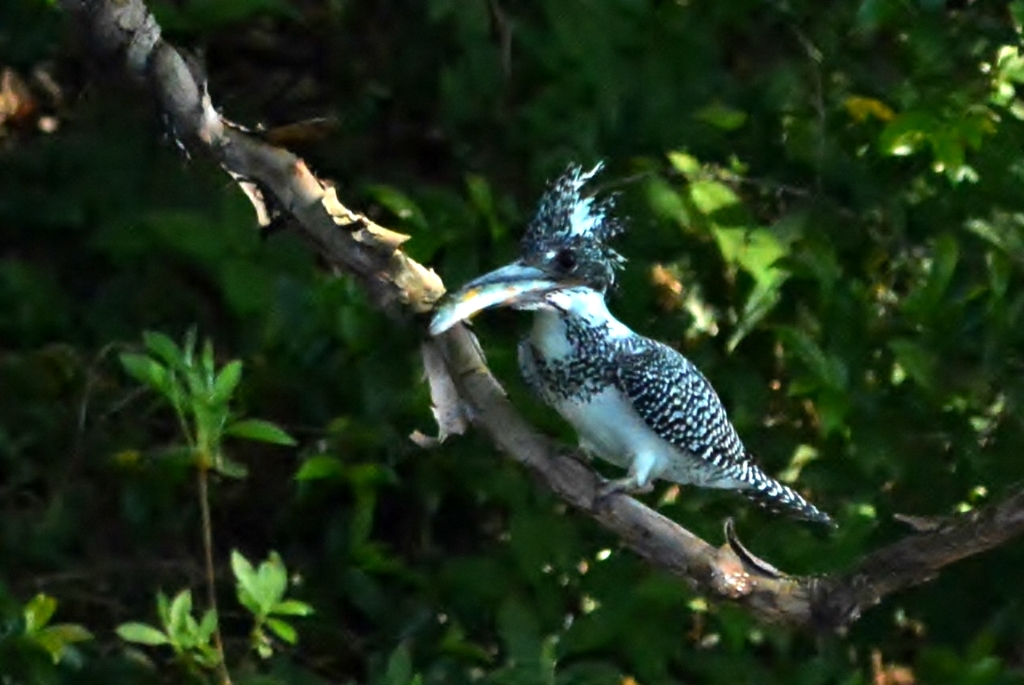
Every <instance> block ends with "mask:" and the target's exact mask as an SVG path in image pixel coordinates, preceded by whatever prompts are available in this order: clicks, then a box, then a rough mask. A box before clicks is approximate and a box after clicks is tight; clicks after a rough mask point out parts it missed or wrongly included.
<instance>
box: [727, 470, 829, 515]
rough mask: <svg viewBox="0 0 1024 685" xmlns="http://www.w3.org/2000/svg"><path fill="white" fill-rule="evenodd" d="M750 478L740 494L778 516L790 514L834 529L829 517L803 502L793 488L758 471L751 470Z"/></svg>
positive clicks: (801, 497) (805, 501) (808, 503)
mask: <svg viewBox="0 0 1024 685" xmlns="http://www.w3.org/2000/svg"><path fill="white" fill-rule="evenodd" d="M750 476H751V478H750V483H749V486H748V487H747V488H745V489H744V490H742V492H743V494H744V495H745V496H746V497H748V498H749V499H750V500H752V501H754V502H757V503H758V504H760V505H761V506H762V507H764V508H765V509H768V510H770V511H774V512H777V513H780V514H791V515H793V516H796V517H797V518H801V519H804V520H806V521H813V522H815V523H824V524H825V525H827V526H830V527H832V528H835V527H836V523H835V521H833V520H832V517H831V516H829V515H828V514H826V513H825V512H823V511H821V510H820V509H818V508H817V507H816V506H814V505H813V504H811V503H810V502H808V501H807V500H805V499H804V498H803V496H802V495H800V493H798V492H797V491H796V490H794V489H793V488H791V487H789V486H787V485H783V484H782V483H780V482H779V481H777V480H775V479H774V478H772V477H771V476H769V475H767V474H765V473H764V472H762V471H760V470H751V473H750Z"/></svg>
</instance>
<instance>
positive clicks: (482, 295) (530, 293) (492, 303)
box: [430, 262, 566, 335]
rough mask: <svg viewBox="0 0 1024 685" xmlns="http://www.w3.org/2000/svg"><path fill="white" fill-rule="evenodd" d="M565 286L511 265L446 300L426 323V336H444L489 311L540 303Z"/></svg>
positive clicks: (535, 270)
mask: <svg viewBox="0 0 1024 685" xmlns="http://www.w3.org/2000/svg"><path fill="white" fill-rule="evenodd" d="M565 285H566V284H565V283H562V282H559V281H557V280H555V279H554V278H552V277H551V275H550V274H548V273H547V272H545V271H543V270H542V269H538V268H537V267H535V266H529V265H527V264H523V263H522V262H513V263H511V264H509V265H507V266H503V267H501V268H500V269H496V270H494V271H491V272H490V273H487V274H484V275H483V276H480V277H479V278H475V279H473V280H472V281H470V282H469V283H467V284H466V285H464V286H462V288H461V289H459V290H458V291H457V292H455V293H452V294H451V295H450V296H448V298H447V299H446V300H445V301H444V303H443V304H442V305H441V307H440V308H439V309H438V310H437V313H436V314H435V315H434V319H433V321H431V322H430V334H431V335H439V334H441V333H444V332H445V331H446V330H448V329H449V328H451V327H452V326H454V325H455V324H457V323H458V322H460V321H463V320H466V319H469V318H470V317H472V316H473V315H474V314H476V313H477V312H480V311H482V310H484V309H488V308H490V307H518V308H529V307H530V306H531V305H537V304H540V303H542V302H543V300H544V296H545V295H547V294H548V293H550V292H552V291H555V290H558V289H560V288H563V287H565Z"/></svg>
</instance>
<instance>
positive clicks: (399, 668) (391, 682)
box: [384, 642, 413, 685]
mask: <svg viewBox="0 0 1024 685" xmlns="http://www.w3.org/2000/svg"><path fill="white" fill-rule="evenodd" d="M412 678H413V673H412V653H411V652H410V650H409V645H408V644H406V643H405V642H403V643H401V644H400V645H398V647H396V648H395V650H394V651H393V652H391V656H389V657H388V667H387V670H386V671H385V672H384V685H409V683H410V681H411V680H412Z"/></svg>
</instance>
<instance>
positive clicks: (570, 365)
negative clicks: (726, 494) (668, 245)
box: [431, 167, 831, 523]
mask: <svg viewBox="0 0 1024 685" xmlns="http://www.w3.org/2000/svg"><path fill="white" fill-rule="evenodd" d="M599 168H600V167H597V168H595V169H594V170H593V171H591V172H589V173H583V172H582V171H581V170H580V169H579V168H571V169H570V170H569V171H568V172H566V174H564V175H563V176H562V177H561V178H560V179H558V180H557V181H556V182H555V183H554V184H552V186H551V187H550V188H549V189H548V191H547V192H546V193H545V194H544V196H543V198H542V199H541V202H540V205H539V207H538V210H537V213H536V215H535V217H534V219H533V221H531V223H530V225H529V228H528V230H527V232H526V235H525V236H524V238H523V242H522V246H521V256H520V259H519V260H517V261H516V262H515V263H513V264H511V265H509V266H507V267H503V268H502V269H499V270H497V271H495V272H492V273H490V274H486V275H484V276H482V277H480V278H478V279H476V280H474V281H472V282H471V283H469V284H467V285H466V286H465V287H464V288H463V290H462V291H460V293H458V294H456V296H455V297H454V298H452V302H453V304H452V305H451V307H450V308H449V309H448V310H447V311H444V310H442V311H441V312H439V313H438V315H437V316H436V317H435V320H434V324H432V329H431V330H432V331H434V332H435V333H437V332H440V331H441V330H443V329H444V328H445V327H447V326H449V325H452V323H453V321H454V320H455V319H457V318H458V316H461V315H462V314H461V312H463V311H465V312H469V313H470V314H471V313H472V311H474V307H473V306H472V299H473V298H474V297H481V295H480V293H483V292H485V291H486V292H487V295H486V296H485V297H482V298H481V299H483V300H485V301H486V302H488V303H489V304H487V305H484V306H493V303H495V302H498V303H500V304H504V305H506V306H511V307H515V308H519V309H529V310H533V311H535V314H534V325H533V329H532V331H531V332H530V334H529V336H528V337H527V338H526V339H524V340H523V341H522V343H521V344H520V346H519V365H520V369H521V371H522V373H523V376H524V377H525V378H526V380H527V383H528V384H529V385H530V387H531V388H532V389H533V390H534V391H535V392H536V393H537V395H538V396H539V397H540V398H541V399H542V400H543V401H544V402H545V403H546V404H548V405H550V406H551V407H553V408H554V409H555V410H556V411H557V412H558V413H559V414H561V415H562V417H563V418H565V419H566V420H567V421H568V422H569V423H570V424H572V426H573V427H574V428H575V429H576V432H577V435H578V436H579V438H580V444H581V446H582V447H583V448H584V449H585V450H586V451H588V452H590V453H591V454H593V455H595V456H598V457H600V458H603V459H605V460H607V461H610V462H612V463H614V464H617V465H619V466H622V467H623V468H626V469H628V476H627V477H626V478H625V479H622V480H620V481H613V482H612V485H613V486H615V488H616V489H627V490H633V489H644V488H646V487H648V486H649V485H650V483H651V482H652V481H653V480H655V479H662V480H667V481H672V482H676V483H683V484H694V485H698V486H702V487H712V488H724V489H732V490H739V491H741V492H742V493H744V494H745V495H747V496H748V497H750V498H751V499H753V500H754V501H756V502H758V503H760V504H762V505H764V506H766V507H768V508H770V509H774V510H778V511H786V512H788V513H791V514H793V515H795V516H798V517H800V518H804V519H809V520H812V521H819V522H823V523H831V519H830V518H829V517H828V515H826V514H825V513H823V512H821V511H820V510H818V509H817V508H816V507H814V506H813V505H812V504H810V503H809V502H807V500H805V499H804V498H803V497H801V496H800V495H799V494H798V493H797V492H796V491H794V490H793V489H791V488H789V487H787V486H785V485H783V484H782V483H779V482H778V481H776V480H774V479H773V478H771V477H770V476H768V475H767V474H766V473H765V472H764V471H762V470H761V469H760V468H758V466H757V465H756V464H755V463H754V461H753V460H752V459H751V457H750V454H749V453H748V452H747V450H746V449H745V447H744V446H743V443H742V441H741V440H740V437H739V435H738V434H737V433H736V430H735V428H734V427H733V425H732V423H731V422H730V421H729V418H728V416H727V414H726V411H725V408H724V406H723V405H722V402H721V400H720V399H719V398H718V395H717V394H716V393H715V390H714V388H712V387H711V384H710V383H709V382H708V380H707V379H706V378H705V377H704V375H703V374H702V373H701V372H700V370H698V369H697V367H696V366H694V365H693V364H692V363H691V362H690V361H689V360H688V359H687V358H686V357H684V356H683V355H682V354H680V353H679V352H677V351H676V350H674V349H672V348H671V347H669V346H667V345H664V344H662V343H659V342H656V341H654V340H650V339H649V338H645V337H643V336H641V335H639V334H637V333H635V332H634V331H632V330H631V329H629V328H628V327H627V326H626V325H625V324H623V323H621V322H620V321H619V320H618V319H616V318H615V317H614V316H613V315H612V314H611V313H610V312H609V311H608V308H607V305H606V303H605V292H606V291H607V290H608V288H610V287H611V285H612V284H613V283H614V280H615V273H616V271H617V270H618V269H619V268H621V267H622V265H623V263H624V260H623V259H622V257H621V256H620V255H619V254H618V253H617V252H615V251H614V250H612V249H611V248H610V247H608V245H607V244H606V241H607V240H609V239H610V238H612V237H614V236H616V235H618V234H619V233H621V231H622V225H621V224H620V223H618V222H617V221H616V220H615V219H614V218H613V217H612V216H611V209H612V204H611V201H610V200H608V199H604V200H597V199H595V198H592V197H584V196H583V195H582V186H583V185H584V183H585V182H586V181H587V180H588V179H589V178H590V177H591V176H592V175H593V174H594V173H596V171H597V170H598V169H599ZM510 284H515V288H514V289H512V290H508V288H509V286H510ZM503 289H505V290H503ZM506 291H507V292H512V293H513V294H512V296H510V297H509V298H508V299H507V300H506V299H503V297H504V296H501V297H496V296H495V293H500V292H506ZM467 315H469V314H467ZM619 486H621V487H619Z"/></svg>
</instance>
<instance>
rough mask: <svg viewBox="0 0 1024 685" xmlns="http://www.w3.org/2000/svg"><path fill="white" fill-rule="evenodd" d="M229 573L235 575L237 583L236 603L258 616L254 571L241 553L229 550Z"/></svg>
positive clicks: (258, 608)
mask: <svg viewBox="0 0 1024 685" xmlns="http://www.w3.org/2000/svg"><path fill="white" fill-rule="evenodd" d="M231 571H232V572H233V573H234V574H235V580H236V581H237V583H238V601H239V602H241V604H242V606H244V607H245V608H246V609H248V610H249V611H251V612H252V613H253V614H257V615H258V614H259V613H260V606H259V602H258V601H257V600H256V592H257V589H256V586H257V584H258V578H257V576H256V569H254V568H253V566H252V564H251V563H249V560H248V559H246V558H245V557H244V556H243V555H242V553H241V552H239V551H238V550H231Z"/></svg>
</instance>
